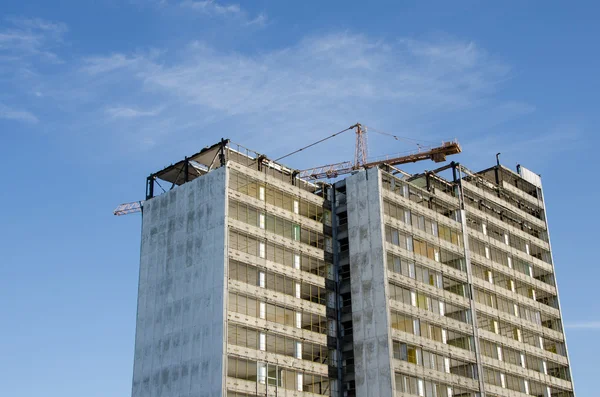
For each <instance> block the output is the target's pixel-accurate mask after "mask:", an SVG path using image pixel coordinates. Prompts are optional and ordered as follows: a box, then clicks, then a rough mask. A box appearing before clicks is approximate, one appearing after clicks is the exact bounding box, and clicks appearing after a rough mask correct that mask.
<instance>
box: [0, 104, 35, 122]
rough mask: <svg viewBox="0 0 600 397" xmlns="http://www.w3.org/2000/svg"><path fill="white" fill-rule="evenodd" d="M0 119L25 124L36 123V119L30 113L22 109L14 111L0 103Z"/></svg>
mask: <svg viewBox="0 0 600 397" xmlns="http://www.w3.org/2000/svg"><path fill="white" fill-rule="evenodd" d="M0 119H6V120H15V121H23V122H26V123H33V124H35V123H37V122H38V118H37V117H36V116H35V115H34V114H33V113H31V112H29V111H27V110H22V109H14V108H11V107H9V106H6V105H4V104H1V103H0Z"/></svg>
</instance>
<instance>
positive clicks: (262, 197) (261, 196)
mask: <svg viewBox="0 0 600 397" xmlns="http://www.w3.org/2000/svg"><path fill="white" fill-rule="evenodd" d="M258 199H259V200H261V201H265V187H264V186H260V187H259V188H258Z"/></svg>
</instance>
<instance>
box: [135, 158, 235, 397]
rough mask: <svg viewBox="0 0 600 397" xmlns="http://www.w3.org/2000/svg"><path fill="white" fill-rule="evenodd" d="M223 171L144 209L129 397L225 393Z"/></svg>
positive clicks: (224, 169)
mask: <svg viewBox="0 0 600 397" xmlns="http://www.w3.org/2000/svg"><path fill="white" fill-rule="evenodd" d="M226 172H227V169H226V168H225V167H223V168H219V169H217V170H215V171H213V172H210V173H209V174H207V175H204V176H202V177H200V178H197V179H195V180H193V181H192V182H189V183H186V184H184V185H182V186H180V187H178V188H177V189H173V190H171V191H169V192H167V193H165V194H163V195H160V196H157V197H155V198H153V199H151V200H148V201H146V202H145V204H144V211H143V218H142V219H143V221H142V247H141V258H140V279H139V299H138V314H137V324H136V338H135V359H134V374H133V387H132V396H134V397H187V396H192V395H193V396H221V395H224V393H225V390H224V386H223V385H224V379H225V360H226V350H225V343H226V340H227V338H226V326H225V321H226V317H225V309H226V305H225V300H226V296H225V294H226V288H227V287H226V286H227V284H226V282H227V278H226V266H227V265H226V260H225V258H226V252H227V250H226V222H225V219H226V209H227V196H226V186H227V183H226V182H227V173H226Z"/></svg>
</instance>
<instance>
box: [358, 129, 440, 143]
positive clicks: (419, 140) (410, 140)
mask: <svg viewBox="0 0 600 397" xmlns="http://www.w3.org/2000/svg"><path fill="white" fill-rule="evenodd" d="M365 127H367V130H368V131H373V132H376V133H378V134H381V135H387V136H391V137H392V138H394V139H395V140H397V141H400V140H404V141H407V142H410V143H414V144H417V145H419V142H428V143H437V142H434V141H427V140H424V139H414V138H408V137H405V136H398V135H394V134H390V133H389V132H385V131H381V130H377V129H375V128H373V127H369V126H365Z"/></svg>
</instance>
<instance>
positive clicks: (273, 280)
mask: <svg viewBox="0 0 600 397" xmlns="http://www.w3.org/2000/svg"><path fill="white" fill-rule="evenodd" d="M229 278H231V279H233V280H238V281H241V282H243V283H246V284H250V285H256V286H258V287H261V288H266V289H268V290H271V291H275V292H280V293H282V294H286V295H291V296H294V297H296V298H300V299H304V300H307V301H310V302H313V303H318V304H321V305H324V304H325V302H326V300H327V290H326V289H325V288H321V287H318V286H316V285H312V284H309V283H307V282H301V281H297V280H294V279H293V278H290V277H287V276H284V275H282V274H278V273H273V272H271V271H267V270H265V269H258V268H256V266H253V265H248V264H246V263H243V262H239V261H236V260H233V259H230V260H229Z"/></svg>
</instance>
